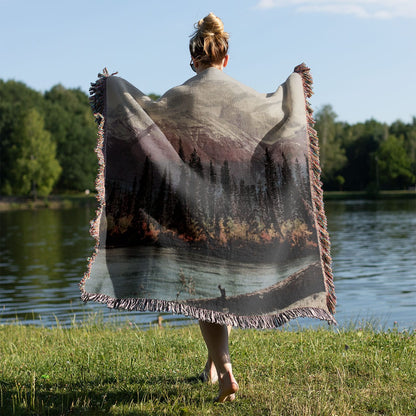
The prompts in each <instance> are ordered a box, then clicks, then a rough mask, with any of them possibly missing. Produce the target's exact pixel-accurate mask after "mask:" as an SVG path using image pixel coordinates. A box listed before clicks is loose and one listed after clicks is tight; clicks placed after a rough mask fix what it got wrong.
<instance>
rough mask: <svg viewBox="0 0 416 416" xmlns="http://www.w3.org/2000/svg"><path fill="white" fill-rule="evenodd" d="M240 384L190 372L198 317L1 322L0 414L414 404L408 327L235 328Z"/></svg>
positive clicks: (366, 410)
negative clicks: (146, 326) (193, 320)
mask: <svg viewBox="0 0 416 416" xmlns="http://www.w3.org/2000/svg"><path fill="white" fill-rule="evenodd" d="M230 350H231V355H232V360H233V364H234V373H235V376H236V378H237V380H238V381H239V384H240V391H239V393H238V395H237V399H236V401H235V402H233V403H227V404H222V405H219V404H214V403H213V398H214V397H215V395H216V390H217V387H216V386H210V385H206V384H202V383H201V382H200V381H197V380H196V379H195V376H196V375H197V374H199V372H200V371H201V369H202V367H203V364H204V362H205V358H206V350H205V346H204V343H203V341H202V337H201V335H200V333H199V328H198V327H197V326H188V327H182V328H162V329H159V328H152V329H150V330H146V331H144V330H141V329H138V328H136V327H135V326H134V325H132V324H128V323H125V324H124V323H123V324H119V325H115V324H108V323H101V322H99V321H98V322H97V321H95V322H90V323H89V324H87V325H83V326H77V325H76V324H75V323H74V324H73V325H72V327H70V328H67V329H65V328H61V327H59V325H58V326H57V327H55V328H52V329H48V328H42V327H35V326H23V325H2V326H0V414H1V415H291V416H293V415H302V416H307V415H314V416H315V415H333V416H335V415H342V416H344V415H416V333H415V332H414V331H413V332H408V331H403V332H399V331H398V330H390V331H384V332H377V331H375V330H373V329H371V328H364V329H344V330H335V331H334V330H330V329H326V328H318V329H315V330H312V329H307V330H300V329H298V330H296V329H295V330H293V329H291V330H286V329H283V330H277V331H256V330H244V331H243V330H233V332H232V334H231V338H230Z"/></svg>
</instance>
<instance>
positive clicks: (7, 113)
mask: <svg viewBox="0 0 416 416" xmlns="http://www.w3.org/2000/svg"><path fill="white" fill-rule="evenodd" d="M42 106H43V97H42V94H41V93H39V92H37V91H34V90H32V89H31V88H29V87H28V86H27V85H25V84H24V83H23V82H16V81H7V82H5V81H2V80H0V193H1V194H3V195H4V194H5V195H11V194H13V192H14V191H13V183H14V177H13V167H14V165H15V156H14V150H15V147H16V143H14V142H13V140H14V139H13V137H12V136H13V132H14V130H15V129H17V128H18V125H19V123H20V120H21V119H22V117H23V115H24V113H25V112H27V111H28V110H29V109H30V108H36V109H37V110H38V111H39V112H40V113H42V112H43V107H42Z"/></svg>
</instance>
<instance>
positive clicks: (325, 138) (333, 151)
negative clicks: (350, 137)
mask: <svg viewBox="0 0 416 416" xmlns="http://www.w3.org/2000/svg"><path fill="white" fill-rule="evenodd" d="M315 119H316V124H315V129H316V130H317V132H318V137H319V151H320V163H321V168H322V181H323V182H324V184H325V185H327V186H329V187H331V186H334V184H335V183H336V179H335V178H336V177H337V175H339V172H340V171H341V169H342V168H343V167H344V166H345V165H346V163H347V157H346V156H345V149H344V148H343V146H342V136H343V131H344V124H343V123H340V122H337V121H336V119H337V114H336V113H335V111H334V110H333V109H332V107H331V106H330V105H324V106H323V107H322V108H321V109H320V110H319V111H318V112H317V113H316V117H315Z"/></svg>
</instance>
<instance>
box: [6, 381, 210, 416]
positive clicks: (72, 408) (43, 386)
mask: <svg viewBox="0 0 416 416" xmlns="http://www.w3.org/2000/svg"><path fill="white" fill-rule="evenodd" d="M0 386H1V389H0V392H1V403H0V404H1V405H0V414H5V415H6V414H7V415H8V414H13V415H27V414H31V415H33V414H36V415H43V414H48V415H66V414H71V415H76V414H94V415H96V414H103V415H104V414H105V415H107V414H109V413H110V411H111V408H113V406H116V407H121V408H123V411H122V414H123V415H153V414H157V412H156V408H157V407H158V405H162V406H167V407H169V406H175V407H177V406H178V405H179V406H180V405H183V406H188V405H190V404H191V401H192V406H197V407H199V406H200V405H202V404H203V403H204V402H205V403H206V402H209V401H210V399H209V398H208V397H207V399H206V400H204V399H203V397H202V395H201V394H200V393H199V390H201V389H202V388H203V386H204V384H203V383H202V381H201V380H200V379H199V377H197V376H195V377H170V376H168V375H164V376H150V377H147V378H145V377H143V376H140V377H138V378H137V380H136V381H132V380H127V381H125V380H121V381H118V382H117V381H115V380H109V379H107V380H106V379H96V380H90V381H88V382H85V383H74V384H65V385H57V384H52V383H46V382H40V383H39V384H36V385H35V386H33V385H32V386H29V385H20V384H19V383H17V384H15V385H12V384H7V383H0ZM195 391H197V392H198V393H197V394H195ZM140 404H142V405H143V407H150V408H152V407H155V410H154V411H152V410H139V409H138V407H140ZM137 405H139V406H137ZM129 408H131V409H132V410H131V412H130V411H129ZM91 412H93V413H91ZM155 412H156V413H155ZM179 413H181V412H179ZM185 413H186V412H185Z"/></svg>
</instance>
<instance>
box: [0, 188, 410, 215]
mask: <svg viewBox="0 0 416 416" xmlns="http://www.w3.org/2000/svg"><path fill="white" fill-rule="evenodd" d="M347 199H416V192H415V191H381V192H378V193H376V194H369V193H368V192H365V191H362V192H358V191H356V192H347V191H331V192H325V193H324V200H326V201H334V200H347ZM95 201H96V196H95V194H93V193H89V194H84V193H80V194H61V195H50V196H49V197H47V198H38V199H36V200H33V199H32V198H28V197H19V196H0V212H1V211H14V210H28V209H41V208H49V209H67V208H73V207H76V206H80V205H83V204H90V203H93V204H94V203H95Z"/></svg>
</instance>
